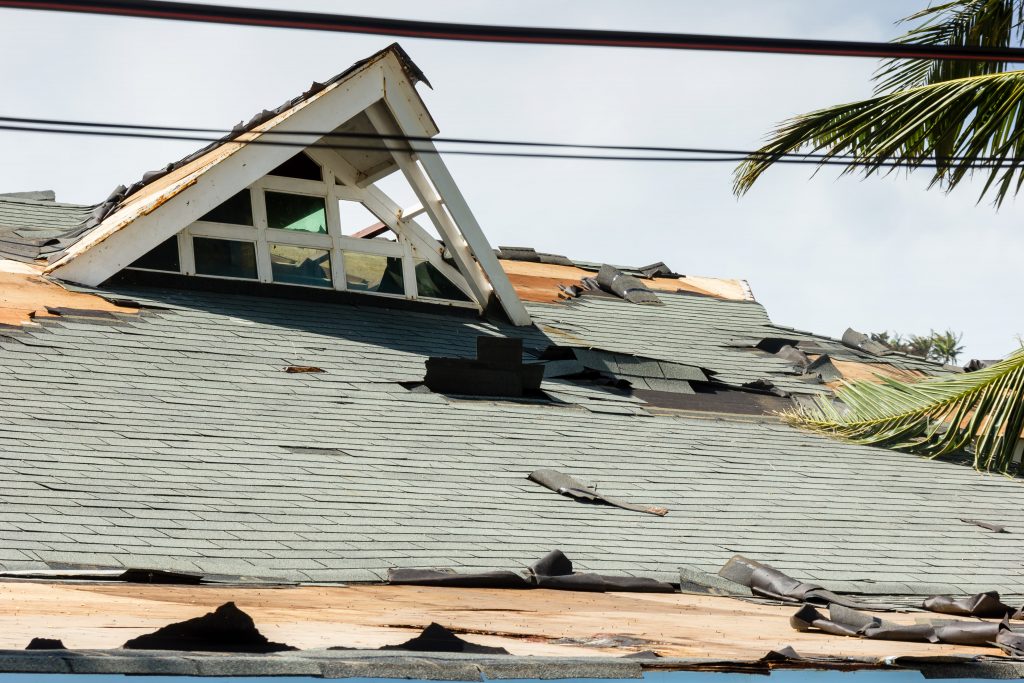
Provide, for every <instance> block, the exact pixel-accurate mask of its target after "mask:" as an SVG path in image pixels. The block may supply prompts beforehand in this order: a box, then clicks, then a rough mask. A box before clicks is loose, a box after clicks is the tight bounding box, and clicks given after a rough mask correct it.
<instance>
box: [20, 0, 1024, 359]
mask: <svg viewBox="0 0 1024 683" xmlns="http://www.w3.org/2000/svg"><path fill="white" fill-rule="evenodd" d="M223 4H228V0H224V3H223ZM234 4H246V5H250V6H260V7H285V8H288V9H306V10H311V11H329V12H337V13H350V14H372V15H374V16H389V17H400V18H409V19H424V20H433V21H459V22H470V23H493V24H515V25H535V26H541V25H546V26H563V27H580V28H583V27H586V28H615V29H625V30H656V31H678V32H686V33H727V34H734V35H763V36H777V37H797V38H834V39H854V40H889V39H891V38H893V37H895V36H897V35H898V34H899V33H900V32H901V29H900V28H899V27H898V26H896V25H895V22H896V20H897V19H899V18H900V17H902V16H905V15H907V14H910V13H911V12H913V11H915V10H916V9H919V8H920V7H921V6H923V5H924V0H916V1H908V0H860V1H859V2H855V3H854V2H842V1H840V0H824V1H822V0H773V1H772V2H763V0H731V2H728V3H721V2H720V3H708V2H706V1H705V0H632V1H631V2H621V1H612V0H561V1H560V2H557V3H555V2H551V1H550V0H543V1H541V0H518V1H517V2H503V3H502V2H495V1H491V2H485V1H483V0H477V1H475V2H474V1H471V0H432V1H431V2H429V3H424V2H422V0H419V1H413V0H375V2H373V3H365V2H354V1H351V0H294V1H293V2H289V3H285V2H284V1H283V0H262V1H261V0H247V1H246V2H235V3H234ZM391 42H393V40H392V39H391V38H388V37H376V36H359V35H349V34H340V33H316V32H306V31H289V30H282V29H268V28H252V27H230V26H215V25H199V24H189V23H175V22H160V21H156V20H148V19H128V18H109V17H89V16H81V15H71V14H57V13H44V12H32V11H27V10H9V9H0V93H2V96H0V115H3V116H23V117H38V118H63V119H72V120H93V121H105V122H129V123H149V124H159V125H172V126H196V127H211V128H220V129H227V128H229V127H230V126H232V125H234V124H235V123H237V122H238V121H241V120H248V119H249V118H250V117H251V116H252V115H253V114H254V113H256V112H258V111H260V110H261V109H264V108H272V107H275V106H277V105H278V104H280V103H281V102H283V101H285V100H287V99H289V98H290V97H293V96H294V95H297V94H298V93H300V92H302V91H303V90H305V89H306V88H307V87H308V86H309V84H310V82H312V81H313V80H325V79H327V78H329V77H330V76H332V75H333V74H335V73H337V72H340V71H342V70H344V69H345V68H346V67H347V66H349V65H350V64H351V63H353V62H355V61H357V60H359V59H361V58H363V57H366V56H367V55H369V54H372V53H373V52H375V51H376V50H379V49H381V48H383V47H385V46H386V45H388V44H389V43H391ZM400 42H401V44H402V46H403V47H404V48H405V49H406V50H407V51H408V52H409V54H410V55H411V57H412V58H413V60H414V61H415V62H416V63H417V64H418V65H419V66H420V67H421V68H422V69H423V71H424V72H425V73H426V75H427V77H428V78H429V79H430V82H431V83H432V84H433V88H434V89H433V90H431V89H428V88H427V87H426V86H425V85H422V84H421V85H420V86H419V89H420V93H421V95H422V96H423V98H424V100H425V101H426V103H427V106H428V108H429V109H430V110H431V112H432V114H433V116H434V118H435V120H436V121H437V123H438V126H439V127H440V129H441V135H443V136H449V137H475V138H489V139H518V140H542V141H552V142H578V143H608V144H630V145H668V146H677V147H717V148H733V149H751V148H755V147H757V146H758V145H759V143H760V142H761V141H762V140H763V139H764V136H765V135H766V134H767V133H769V132H770V130H771V129H772V127H773V125H774V124H776V123H778V122H779V121H781V120H783V119H785V118H787V117H789V116H793V115H795V114H799V113H803V112H806V111H810V110H812V109H815V108H818V107H822V106H827V105H830V104H835V103H838V102H843V101H849V100H854V99H859V98H862V97H865V96H867V95H869V94H870V92H871V82H870V76H871V74H872V72H873V70H874V69H875V67H876V66H877V62H876V61H874V60H870V59H854V58H841V57H815V56H789V55H763V54H728V53H716V52H695V51H675V50H636V49H623V48H594V47H572V46H526V45H496V44H478V43H468V42H443V41H431V40H413V39H402V40H401V41H400ZM196 146H197V145H195V144H194V143H188V142H163V141H156V142H154V141H145V140H115V139H109V138H84V137H81V138H79V137H69V136H56V135H42V134H34V133H12V132H3V131H0V159H2V160H3V162H2V164H0V192H14V191H25V190H39V189H53V190H55V191H56V193H57V199H58V200H59V201H68V202H81V203H89V204H92V203H97V202H99V201H101V200H103V199H104V198H105V197H106V196H107V195H108V194H109V193H110V191H111V190H112V189H113V188H114V187H116V186H117V185H119V184H122V183H123V184H129V183H131V182H133V181H135V180H136V179H138V178H139V177H140V176H141V175H142V173H143V172H145V171H147V170H150V169H153V168H157V167H160V166H162V165H165V164H166V163H168V162H169V161H172V160H175V159H177V158H179V157H181V156H183V155H185V154H187V153H189V152H190V151H192V150H193V149H194V148H195V147H196ZM446 161H447V163H448V165H449V168H450V169H451V171H452V173H453V175H454V176H455V179H456V180H457V181H458V182H459V184H460V187H461V188H462V191H463V194H464V195H466V197H467V199H468V201H469V203H470V206H471V207H472V209H473V211H474V212H475V214H476V215H477V218H478V219H479V220H480V223H481V225H482V226H483V229H484V231H485V233H486V234H487V235H488V237H489V239H490V241H491V243H492V244H494V245H496V246H497V245H511V246H532V247H535V248H536V249H538V250H540V251H548V252H553V253H559V254H564V255H567V256H569V257H571V258H575V259H578V260H587V261H598V262H611V263H617V264H621V265H632V266H640V265H645V264H648V263H652V262H657V261H664V262H665V263H666V264H668V265H669V266H670V267H671V268H672V269H673V270H675V271H676V272H679V273H689V274H694V275H711V276H719V277H738V278H744V279H746V280H747V281H748V282H749V283H750V285H751V287H752V289H753V292H754V294H755V296H756V297H757V299H758V300H759V301H760V302H761V303H763V304H764V305H765V306H766V308H767V309H768V312H769V314H770V315H771V317H772V319H773V320H774V321H775V322H776V323H779V324H782V325H789V326H792V327H796V328H799V329H804V330H811V331H815V332H820V333H824V334H829V335H833V336H839V335H842V333H843V331H844V330H845V329H846V328H847V327H853V328H855V329H858V330H861V331H879V330H894V331H899V332H902V333H905V334H906V333H927V332H928V331H929V330H930V329H933V328H934V329H937V330H942V329H946V328H952V329H953V330H956V331H962V332H963V334H964V343H965V346H966V350H965V352H964V354H963V356H962V357H961V361H966V360H967V359H969V358H972V357H975V358H985V359H990V358H999V357H1002V356H1004V355H1006V354H1007V353H1009V352H1010V351H1012V350H1013V349H1014V348H1016V347H1017V345H1018V342H1017V341H1016V340H1015V336H1016V335H1017V334H1019V333H1024V315H1022V313H1024V311H1022V307H1021V305H1020V304H1019V297H1018V295H1017V294H1016V291H1017V290H1016V287H1017V284H1016V283H1017V282H1018V279H1017V273H1018V271H1019V264H1020V263H1021V260H1022V257H1024V229H1022V227H1021V226H1020V225H1019V223H1020V220H1019V219H1020V215H1021V206H1022V204H1021V202H1022V201H1024V199H1022V200H1018V201H1008V202H1007V203H1005V204H1004V205H1003V207H1002V208H1001V209H1000V210H999V211H996V210H995V209H994V208H993V207H992V206H991V204H990V202H989V200H988V199H984V200H982V201H981V202H980V203H979V202H978V194H979V191H980V183H975V184H973V185H971V184H968V183H965V184H963V185H961V186H960V187H958V188H957V190H956V191H955V192H954V193H951V194H945V193H943V192H942V191H940V190H936V189H932V190H930V191H929V190H927V185H928V182H927V181H928V178H927V175H926V174H924V173H922V174H920V175H911V176H909V177H907V176H906V175H900V176H897V175H890V176H887V177H877V178H870V179H867V180H864V179H861V178H860V177H859V176H845V177H839V176H838V172H837V171H836V170H834V169H823V170H821V171H820V172H818V173H817V174H813V173H812V170H811V169H810V168H809V167H806V166H788V167H783V166H780V167H776V168H774V169H772V170H770V171H769V172H768V173H767V174H766V175H765V176H764V177H763V178H762V180H761V181H760V182H759V183H758V184H757V185H755V187H754V188H753V190H752V191H751V192H750V193H749V194H747V195H746V196H744V197H742V198H737V197H735V196H734V195H733V194H732V187H731V186H732V173H733V167H732V165H730V164H713V165H712V164H678V165H676V164H666V163H648V164H643V163H625V162H593V161H591V162H585V161H569V160H526V159H507V158H504V159H503V158H481V157H458V156H450V157H447V158H446ZM398 194H399V195H400V196H398V197H396V198H397V199H399V200H400V203H403V204H411V203H412V201H411V200H412V196H411V192H410V193H408V196H406V197H402V196H401V192H399V193H398ZM402 200H404V201H402Z"/></svg>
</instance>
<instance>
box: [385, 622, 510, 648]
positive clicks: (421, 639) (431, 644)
mask: <svg viewBox="0 0 1024 683" xmlns="http://www.w3.org/2000/svg"><path fill="white" fill-rule="evenodd" d="M380 649H381V650H409V651H410V652H469V653H473V654H481V655H507V654H508V650H506V649H505V648H503V647H488V646H486V645H478V644H477V643H471V642H469V641H468V640H463V639H462V638H459V637H458V636H457V635H455V634H454V633H452V632H451V631H450V630H449V629H447V628H445V627H444V626H441V625H440V624H438V623H434V622H431V624H430V625H429V626H427V627H426V628H425V629H423V633H421V634H419V635H418V636H416V637H415V638H411V639H409V640H407V641H405V642H404V643H399V644H398V645H384V646H382V647H381V648H380Z"/></svg>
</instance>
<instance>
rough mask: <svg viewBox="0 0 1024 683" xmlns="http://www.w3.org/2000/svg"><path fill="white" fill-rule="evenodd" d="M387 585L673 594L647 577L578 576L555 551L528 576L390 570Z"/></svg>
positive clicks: (672, 589)
mask: <svg viewBox="0 0 1024 683" xmlns="http://www.w3.org/2000/svg"><path fill="white" fill-rule="evenodd" d="M388 583H390V584H395V585H411V586H442V587H448V588H520V589H521V588H551V589H557V590H569V591H588V592H603V591H635V592H639V593H674V592H675V587H674V586H673V585H672V584H670V583H665V582H663V581H655V580H654V579H649V578H646V577H634V576H604V575H601V574H590V573H576V572H574V571H573V566H572V561H571V560H570V559H569V558H568V557H566V556H565V553H563V552H562V551H560V550H552V551H551V552H549V553H548V554H547V555H545V556H544V557H542V558H541V559H539V560H537V561H536V562H534V563H533V564H531V565H530V566H529V567H527V569H526V577H525V578H524V577H523V576H522V575H520V574H517V573H516V572H511V571H501V572H482V573H477V574H459V573H457V572H454V571H452V570H450V569H448V570H445V569H405V568H398V569H389V570H388Z"/></svg>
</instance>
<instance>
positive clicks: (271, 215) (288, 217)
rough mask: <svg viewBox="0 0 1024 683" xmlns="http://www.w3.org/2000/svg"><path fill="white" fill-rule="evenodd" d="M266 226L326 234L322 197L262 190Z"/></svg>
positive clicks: (325, 216) (325, 215) (325, 212)
mask: <svg viewBox="0 0 1024 683" xmlns="http://www.w3.org/2000/svg"><path fill="white" fill-rule="evenodd" d="M263 194H264V197H265V200H266V203H267V227H268V228H276V229H279V230H297V231H301V232H316V233H320V234H327V211H326V209H325V205H324V198H323V197H313V196H310V195H304V194H290V193H287V192H264V193H263Z"/></svg>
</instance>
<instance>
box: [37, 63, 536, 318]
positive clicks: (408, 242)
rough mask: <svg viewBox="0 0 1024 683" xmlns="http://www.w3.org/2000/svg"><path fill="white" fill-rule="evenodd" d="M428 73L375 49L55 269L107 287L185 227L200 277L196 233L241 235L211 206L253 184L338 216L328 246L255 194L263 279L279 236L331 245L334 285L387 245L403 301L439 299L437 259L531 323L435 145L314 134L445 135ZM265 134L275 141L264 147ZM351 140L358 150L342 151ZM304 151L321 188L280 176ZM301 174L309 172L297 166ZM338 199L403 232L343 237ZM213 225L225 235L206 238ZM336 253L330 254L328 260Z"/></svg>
mask: <svg viewBox="0 0 1024 683" xmlns="http://www.w3.org/2000/svg"><path fill="white" fill-rule="evenodd" d="M418 79H422V75H421V74H420V73H419V71H418V70H417V69H416V68H415V66H414V65H412V63H411V62H410V61H409V60H408V58H407V57H406V56H405V54H404V52H403V51H402V50H401V49H400V48H398V47H397V46H392V47H390V48H388V49H385V50H383V51H381V52H379V53H377V54H376V55H374V56H373V57H371V58H369V59H367V60H364V61H363V62H360V63H359V64H357V65H355V66H354V67H353V68H351V69H349V70H348V71H347V72H345V73H344V74H341V75H340V76H339V77H336V78H335V79H332V81H330V82H329V83H328V84H327V85H326V86H325V87H323V88H322V89H320V90H319V91H317V92H312V91H311V92H310V93H307V94H306V95H305V96H303V97H300V98H297V99H296V100H295V101H293V103H292V104H291V106H288V107H286V108H284V109H283V110H280V111H278V112H276V113H273V112H268V115H269V114H273V115H272V116H270V117H269V118H268V119H267V120H265V121H263V122H262V123H259V125H255V126H253V127H251V128H249V129H247V130H244V131H243V132H240V133H238V134H237V135H235V136H233V137H232V138H230V139H229V140H226V141H224V142H222V143H220V144H217V145H215V146H213V147H212V148H210V149H209V150H208V151H206V152H204V153H201V154H199V155H196V156H194V157H193V158H190V159H187V160H186V163H183V164H181V165H180V166H178V167H175V168H173V169H172V170H169V171H168V172H166V173H164V174H162V175H161V176H160V177H158V178H156V179H154V180H152V181H150V182H147V183H145V184H144V185H142V186H141V187H140V188H138V189H137V190H134V191H133V192H132V194H130V195H129V196H127V197H124V198H123V199H120V200H119V202H118V203H117V204H116V206H114V207H113V209H112V210H111V211H110V212H109V213H108V214H107V215H105V216H104V217H103V218H102V220H101V222H100V223H99V224H98V225H96V226H95V228H93V229H91V230H90V231H89V232H88V233H87V234H85V235H84V237H82V239H80V240H79V241H78V242H77V243H76V244H74V245H73V246H72V247H70V248H69V249H68V250H67V252H66V253H65V254H64V255H63V256H62V257H61V258H60V259H59V260H57V261H55V262H54V263H53V264H52V265H51V266H50V267H49V268H48V269H47V272H48V273H49V274H51V275H53V276H54V277H57V278H60V279H64V280H68V281H71V282H77V283H81V284H86V285H93V286H95V285H99V284H100V283H102V282H104V281H106V280H107V279H109V278H110V277H112V276H113V275H115V274H117V273H119V272H120V271H122V270H123V269H125V268H126V267H130V266H131V265H132V264H133V263H135V262H136V261H137V260H138V259H140V258H142V257H144V256H145V255H147V254H149V253H150V252H151V251H152V250H154V249H156V248H158V247H160V246H161V245H163V244H166V243H167V241H168V240H170V239H171V238H174V237H175V236H176V235H177V236H179V240H180V242H179V243H180V245H181V249H182V253H181V259H182V261H183V264H182V266H181V269H182V270H181V272H182V273H184V274H185V275H195V274H197V273H196V270H195V267H194V265H195V264H194V258H193V257H194V254H192V253H191V252H189V253H186V249H191V248H192V246H193V242H194V240H195V239H196V238H197V237H200V238H203V237H217V236H221V237H227V238H228V239H232V237H231V235H232V233H231V231H230V230H229V229H228V228H227V227H224V228H223V230H221V232H220V233H218V232H217V231H216V230H215V228H216V226H215V225H214V226H212V227H211V226H210V225H207V224H208V223H210V221H209V216H210V213H211V212H213V211H215V210H216V209H217V207H219V206H221V205H223V204H224V203H225V202H229V201H230V200H231V199H232V198H233V197H236V196H237V195H238V194H239V193H240V192H242V191H244V190H246V189H247V188H250V189H251V191H252V192H255V193H259V194H260V196H261V197H263V201H264V202H265V201H267V200H270V199H279V198H275V195H276V194H279V193H289V192H294V193H299V194H312V195H318V194H322V196H323V197H324V201H325V203H326V219H327V221H328V223H330V230H329V231H328V233H329V236H330V238H331V239H330V243H329V244H328V243H327V242H326V241H324V240H321V239H319V238H316V239H314V238H312V237H309V236H296V235H293V234H290V233H289V234H284V233H280V232H279V231H275V226H274V225H272V224H268V223H267V216H266V215H263V214H262V213H260V212H262V211H264V208H263V207H264V204H261V203H260V202H256V201H254V203H253V206H254V208H255V211H256V214H257V215H256V217H255V218H254V220H253V225H252V226H251V227H252V228H254V229H255V232H254V233H253V234H254V237H253V238H252V239H253V240H254V243H255V245H256V249H257V250H258V251H260V255H259V258H260V260H261V262H262V264H263V265H262V266H261V267H260V269H259V276H258V279H259V280H260V281H262V282H273V281H274V278H273V275H272V272H271V268H270V265H269V264H270V257H269V256H268V253H267V252H268V251H269V250H270V249H271V247H269V246H268V244H269V243H270V240H271V239H273V240H276V244H277V245H278V247H280V246H281V243H284V246H293V247H303V246H308V247H310V248H315V249H324V250H327V251H329V252H330V261H331V263H332V266H331V268H332V269H333V270H334V275H335V277H334V280H333V282H332V286H333V287H334V288H335V289H340V290H345V289H355V290H356V291H358V287H357V286H354V285H352V283H353V282H354V281H353V280H352V278H348V280H346V278H345V277H344V274H343V271H344V264H345V263H346V262H353V263H354V262H355V261H354V260H353V259H352V258H349V253H350V252H351V253H352V254H360V253H369V254H385V253H386V254H389V255H391V256H389V258H401V259H402V264H403V265H402V270H403V272H404V281H405V283H406V289H405V291H404V293H403V294H401V296H404V297H405V298H413V299H419V298H427V299H429V298H431V295H430V294H429V293H427V294H425V295H421V294H420V292H418V291H417V289H416V285H415V284H411V283H415V281H416V279H417V278H416V275H417V273H416V268H417V266H419V267H420V268H421V270H422V268H423V267H424V264H429V266H426V267H428V268H429V269H430V272H431V273H434V274H435V277H436V278H441V279H444V280H446V281H448V282H450V283H451V284H454V286H455V287H457V288H458V289H459V290H461V291H462V292H464V293H465V295H466V296H465V298H466V299H467V300H468V301H469V302H470V303H469V305H472V306H473V307H475V308H477V309H478V310H481V311H483V310H485V309H487V308H488V307H489V306H491V305H492V304H493V303H498V304H500V306H501V307H502V309H503V310H504V312H505V314H506V315H507V316H508V318H509V319H510V320H511V321H512V322H513V323H515V324H517V325H526V324H529V323H530V318H529V315H528V314H527V312H526V309H525V308H524V307H523V305H522V302H521V301H520V300H519V298H518V296H517V295H516V293H515V291H514V290H513V288H512V286H511V284H510V283H509V280H508V277H507V276H506V275H505V272H504V271H503V270H502V268H501V266H500V264H499V263H498V260H497V258H496V257H495V255H494V251H493V249H492V248H491V246H490V244H489V243H488V241H487V238H486V237H485V236H484V234H483V232H482V230H481V229H480V226H479V224H478V223H477V222H476V219H475V217H474V216H473V214H472V212H471V211H470V209H469V206H468V204H467V203H466V201H465V199H464V198H463V197H462V194H461V193H460V192H459V189H458V187H457V186H456V184H455V182H454V180H453V179H452V177H451V175H450V173H449V172H448V169H447V167H446V166H445V164H444V162H443V160H442V159H441V157H440V156H439V155H438V154H436V149H435V148H434V146H433V144H432V143H431V142H429V141H427V140H425V139H424V140H422V141H421V140H410V141H406V140H402V139H388V140H381V139H376V138H375V137H369V138H366V137H358V138H353V137H338V136H335V137H332V136H331V135H327V136H323V137H321V136H318V135H315V134H310V133H311V132H314V131H333V132H334V133H335V134H340V133H356V134H359V135H367V134H369V135H371V136H380V135H384V136H401V137H412V138H430V137H433V136H435V135H436V134H437V133H438V130H437V127H436V126H435V124H434V122H433V119H432V118H431V117H430V114H429V112H427V110H426V107H425V106H424V104H423V102H422V100H421V99H420V97H419V95H418V94H417V92H416V89H415V87H414V86H415V81H416V80H418ZM271 133H272V135H270V134H271ZM267 141H272V142H273V144H262V143H265V142H267ZM250 143H255V144H250ZM344 146H347V147H350V148H351V147H358V148H359V149H339V148H338V147H344ZM367 148H369V149H367ZM300 152H303V153H304V154H305V155H308V157H309V158H310V159H312V161H314V162H316V164H318V165H319V166H320V167H321V168H322V169H323V174H324V175H323V178H322V180H321V181H319V182H320V184H319V185H316V182H317V181H315V180H311V179H303V178H295V177H293V178H288V177H287V175H288V174H287V173H286V174H285V176H280V175H277V176H272V175H270V174H271V173H272V172H273V171H274V170H275V169H278V168H279V167H281V165H282V164H289V163H291V164H294V163H296V162H295V161H294V160H295V159H296V158H297V157H296V155H297V154H298V153H300ZM300 160H301V158H300ZM395 170H399V171H401V172H402V174H403V175H404V176H405V178H406V180H407V181H408V182H409V184H410V186H411V187H412V189H413V190H414V192H415V193H416V196H417V197H418V199H419V201H420V206H419V207H415V210H414V211H412V212H410V211H408V210H403V209H402V208H401V207H399V206H398V205H397V204H396V203H395V202H394V201H392V200H391V198H390V197H388V196H387V194H385V193H384V192H383V191H382V190H381V189H380V188H379V187H377V186H376V185H375V184H374V183H375V182H376V181H377V180H379V179H380V178H382V177H384V176H386V175H388V174H390V173H392V172H394V171H395ZM296 174H298V175H301V173H292V175H296ZM338 202H357V203H359V204H361V205H362V206H364V207H365V208H366V209H368V210H369V212H371V213H372V214H373V216H375V217H376V218H378V219H379V221H380V222H381V223H383V224H384V226H386V227H387V228H388V229H390V230H391V231H392V232H393V233H394V235H396V236H397V238H396V240H395V241H394V242H387V243H385V244H386V245H388V246H385V244H382V242H383V241H382V240H374V239H360V238H358V237H352V236H345V235H342V234H341V233H340V229H339V226H338V220H337V216H336V211H337V205H338ZM332 207H333V208H332ZM419 215H423V216H425V217H426V218H427V219H429V221H430V222H431V224H432V226H433V228H434V229H435V230H436V233H437V234H438V235H440V237H441V242H438V241H437V240H436V239H434V238H433V237H432V236H431V235H430V233H429V232H427V231H426V230H425V229H424V228H423V227H422V226H421V225H420V224H419V223H417V220H416V216H419ZM204 217H206V218H207V220H206V221H204V220H203V218H204ZM271 218H272V217H271ZM204 230H206V231H210V230H212V231H213V232H214V233H216V234H214V235H212V236H211V235H207V234H206V233H205V232H204ZM282 234H284V237H281V235H282ZM275 235H276V237H275ZM186 238H187V239H186ZM234 238H236V239H240V238H238V237H237V236H236V237H234ZM187 240H192V241H187ZM374 243H376V244H374ZM201 244H205V243H201ZM327 260H328V258H327V257H326V256H325V257H324V258H323V261H324V262H326V261H327ZM200 274H201V273H200ZM420 279H421V282H422V278H420ZM350 285H352V286H350Z"/></svg>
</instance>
